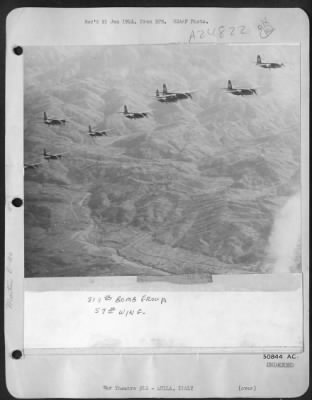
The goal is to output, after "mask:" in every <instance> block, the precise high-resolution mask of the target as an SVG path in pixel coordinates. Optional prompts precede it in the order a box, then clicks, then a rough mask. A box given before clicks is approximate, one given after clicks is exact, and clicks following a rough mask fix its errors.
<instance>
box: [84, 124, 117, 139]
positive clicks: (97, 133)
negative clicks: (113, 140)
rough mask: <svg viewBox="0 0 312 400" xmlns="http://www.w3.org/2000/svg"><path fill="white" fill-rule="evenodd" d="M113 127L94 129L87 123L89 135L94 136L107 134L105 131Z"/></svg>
mask: <svg viewBox="0 0 312 400" xmlns="http://www.w3.org/2000/svg"><path fill="white" fill-rule="evenodd" d="M112 130H113V129H103V130H102V131H99V130H94V129H92V128H91V125H89V131H88V134H89V136H92V137H95V136H107V132H110V131H112Z"/></svg>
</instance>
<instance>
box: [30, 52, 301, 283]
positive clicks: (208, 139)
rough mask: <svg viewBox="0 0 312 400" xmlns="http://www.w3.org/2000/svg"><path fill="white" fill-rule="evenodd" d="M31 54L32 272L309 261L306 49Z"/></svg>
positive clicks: (260, 267)
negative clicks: (304, 189) (303, 212)
mask: <svg viewBox="0 0 312 400" xmlns="http://www.w3.org/2000/svg"><path fill="white" fill-rule="evenodd" d="M23 57H24V195H25V219H24V229H25V277H26V278H32V277H87V276H143V277H144V276H146V277H148V276H168V275H172V276H186V277H192V276H201V275H205V274H206V275H207V274H208V275H209V274H210V275H215V274H261V273H263V274H271V273H272V274H274V273H296V272H301V255H300V254H301V238H300V230H301V220H300V165H301V163H300V152H301V143H300V47H299V46H295V45H244V44H241V45H224V44H222V45H208V44H207V45H195V44H194V45H189V44H172V45H137V46H84V47H83V46H81V47H79V46H76V47H75V46H64V47H62V46H45V47H37V46H34V47H31V46H30V47H25V48H24V56H23Z"/></svg>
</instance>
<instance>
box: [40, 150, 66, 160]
mask: <svg viewBox="0 0 312 400" xmlns="http://www.w3.org/2000/svg"><path fill="white" fill-rule="evenodd" d="M63 154H66V153H59V154H51V153H48V152H47V151H46V149H43V157H44V158H45V159H46V160H48V161H49V160H59V159H60V158H62V156H63Z"/></svg>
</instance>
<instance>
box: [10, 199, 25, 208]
mask: <svg viewBox="0 0 312 400" xmlns="http://www.w3.org/2000/svg"><path fill="white" fill-rule="evenodd" d="M12 204H13V206H14V207H21V206H22V205H23V200H22V199H20V198H19V197H15V199H13V200H12Z"/></svg>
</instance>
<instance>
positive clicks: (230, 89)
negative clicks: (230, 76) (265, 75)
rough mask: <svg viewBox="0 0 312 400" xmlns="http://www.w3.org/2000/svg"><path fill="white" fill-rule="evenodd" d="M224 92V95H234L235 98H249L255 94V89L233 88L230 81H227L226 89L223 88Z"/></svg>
mask: <svg viewBox="0 0 312 400" xmlns="http://www.w3.org/2000/svg"><path fill="white" fill-rule="evenodd" d="M224 90H225V91H226V93H231V94H234V95H235V96H250V95H253V94H257V91H256V89H251V88H248V89H246V88H233V87H232V82H231V81H228V87H227V88H224Z"/></svg>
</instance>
